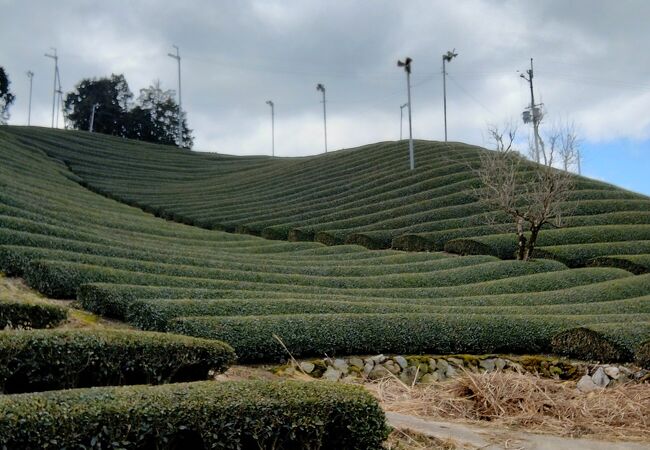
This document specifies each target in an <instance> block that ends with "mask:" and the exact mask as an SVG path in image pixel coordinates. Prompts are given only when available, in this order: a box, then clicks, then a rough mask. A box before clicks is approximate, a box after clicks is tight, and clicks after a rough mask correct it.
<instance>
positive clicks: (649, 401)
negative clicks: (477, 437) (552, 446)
mask: <svg viewBox="0 0 650 450" xmlns="http://www.w3.org/2000/svg"><path fill="white" fill-rule="evenodd" d="M366 386H367V387H368V389H370V391H371V392H373V393H374V394H375V396H376V397H377V398H378V400H379V401H380V402H381V404H382V406H383V407H384V409H385V410H386V411H393V412H399V413H403V414H409V415H413V416H420V417H430V418H435V419H438V420H460V421H464V422H472V423H486V422H489V423H490V424H494V425H498V426H508V427H513V428H522V429H525V430H526V431H534V432H545V433H552V434H555V435H561V436H570V437H579V436H586V435H589V436H590V437H594V438H598V437H605V438H609V439H615V438H625V439H628V440H629V439H638V440H648V439H650V429H649V425H650V384H634V383H630V384H625V385H619V386H616V387H613V388H608V389H605V390H602V391H597V392H592V393H589V394H584V393H581V392H579V391H578V390H577V389H576V383H575V382H572V381H567V382H560V381H556V380H549V379H543V378H539V377H537V376H534V375H530V374H518V373H505V372H493V373H484V374H474V373H469V372H466V373H464V374H463V375H462V376H461V377H459V378H457V379H455V380H452V381H449V382H445V383H434V384H431V385H418V386H414V387H411V386H408V385H405V384H404V383H401V382H400V381H399V380H396V379H394V378H393V377H387V378H384V379H382V380H378V381H376V382H373V383H369V384H367V385H366Z"/></svg>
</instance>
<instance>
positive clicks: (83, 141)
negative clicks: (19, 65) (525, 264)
mask: <svg viewBox="0 0 650 450" xmlns="http://www.w3.org/2000/svg"><path fill="white" fill-rule="evenodd" d="M11 132H12V133H13V134H14V135H15V136H16V137H17V139H19V140H20V141H21V142H24V143H28V144H29V145H30V146H33V147H38V148H40V149H42V150H43V151H45V152H46V153H47V154H48V155H50V156H52V157H53V158H56V159H57V160H60V161H62V162H63V163H64V164H65V165H67V167H69V168H70V169H71V170H72V172H73V173H74V176H76V177H78V179H79V181H80V182H81V183H83V184H84V185H86V186H88V187H89V188H91V189H93V190H95V191H97V192H100V193H102V194H104V195H107V196H110V197H113V198H117V199H119V200H121V201H123V202H126V203H128V204H131V205H134V206H138V207H140V208H142V209H144V210H145V211H149V212H152V213H154V214H156V215H158V216H161V217H164V218H167V219H172V220H175V221H178V222H184V223H188V224H192V225H198V226H201V227H204V228H210V229H219V230H226V231H237V232H240V233H247V234H254V235H261V236H263V237H266V238H270V239H284V240H287V239H288V240H292V241H313V240H316V241H318V242H321V243H325V244H327V245H340V244H358V245H362V246H365V247H367V248H370V249H386V248H390V247H391V246H392V247H393V248H397V249H402V250H416V251H422V250H425V251H438V250H443V249H446V250H448V251H452V252H459V253H462V254H465V253H468V252H469V253H474V254H475V253H483V254H492V255H497V256H499V257H500V258H512V256H513V253H514V243H515V239H514V237H513V235H512V231H513V227H512V225H511V224H510V222H509V219H508V217H507V216H505V215H504V214H503V213H500V212H496V211H490V210H489V209H488V208H487V206H486V205H485V204H482V203H481V202H478V201H476V196H475V194H474V191H475V189H476V188H477V187H478V181H477V179H476V177H475V175H474V173H473V171H472V169H471V168H472V167H476V165H477V164H478V163H479V160H480V153H481V152H484V151H485V150H484V149H481V148H479V147H475V146H469V145H465V144H461V143H439V142H427V141H417V142H416V147H415V152H416V160H417V166H416V167H417V168H416V170H414V171H410V170H408V164H407V158H406V154H407V147H406V142H384V143H379V144H373V145H367V146H363V147H360V148H357V149H350V150H343V151H338V152H332V153H329V154H327V155H319V156H312V157H304V158H269V157H264V156H255V157H235V156H228V155H222V154H207V153H198V152H189V151H186V150H180V149H176V148H171V147H160V146H155V145H144V144H141V143H136V142H131V141H126V140H122V139H117V138H110V137H105V136H99V135H92V134H89V133H83V132H77V133H70V132H68V133H61V132H53V131H50V130H33V129H29V130H27V129H20V128H12V129H11ZM525 170H534V165H532V164H531V165H530V167H528V168H526V169H525ZM567 207H568V211H571V213H570V214H567V215H566V217H564V218H563V219H564V220H563V225H564V228H561V229H557V230H547V231H544V232H543V233H542V235H541V238H540V243H539V246H540V247H552V248H548V249H543V250H544V251H540V252H539V253H538V256H543V257H548V258H557V259H559V260H561V261H563V262H566V263H568V264H569V265H571V266H574V265H577V266H584V265H586V264H589V259H585V258H567V257H566V256H565V253H571V252H572V251H573V248H566V249H565V248H563V247H564V246H565V245H579V244H586V243H589V244H611V243H614V242H617V243H622V245H620V246H613V247H611V248H608V247H607V246H604V247H599V248H596V247H592V248H593V250H594V251H593V252H591V253H590V257H591V258H596V257H606V256H613V255H619V254H628V253H629V252H630V251H632V250H629V249H628V248H627V247H626V243H627V242H628V241H642V243H641V246H640V247H639V248H638V250H637V251H636V252H635V254H649V252H648V250H647V246H648V245H650V244H649V242H650V237H649V236H648V230H649V229H650V228H649V227H650V199H649V198H648V197H646V196H643V195H640V194H635V193H632V192H628V191H625V190H622V189H619V188H616V187H614V186H611V185H608V184H605V183H602V182H599V181H595V180H590V179H587V178H583V177H578V176H576V178H575V191H574V192H573V193H572V194H571V196H570V199H569V200H568V204H567ZM503 233H509V234H503ZM484 237H485V238H486V239H489V244H490V245H488V246H487V247H486V246H484V245H482V244H484V243H485V239H484ZM486 245H487V244H486ZM556 247H558V248H557V249H556ZM468 248H469V249H468Z"/></svg>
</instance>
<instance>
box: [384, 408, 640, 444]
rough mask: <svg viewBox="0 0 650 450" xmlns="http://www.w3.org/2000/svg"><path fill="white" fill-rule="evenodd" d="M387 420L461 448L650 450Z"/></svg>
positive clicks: (390, 415) (400, 417) (395, 417)
mask: <svg viewBox="0 0 650 450" xmlns="http://www.w3.org/2000/svg"><path fill="white" fill-rule="evenodd" d="M386 418H387V419H388V422H389V423H390V425H391V426H393V427H395V428H401V429H410V430H413V431H416V432H418V433H420V434H424V435H426V436H431V437H434V438H437V439H440V440H443V441H451V442H454V443H455V444H456V445H457V446H458V448H461V449H481V450H497V449H517V450H650V445H648V444H641V443H635V442H605V441H596V440H592V439H571V438H564V437H559V436H551V435H545V434H532V433H523V432H516V431H510V430H505V429H495V428H487V427H479V426H471V425H464V424H459V423H452V422H435V421H431V420H425V419H421V418H419V417H415V416H409V415H406V414H399V413H394V412H387V413H386Z"/></svg>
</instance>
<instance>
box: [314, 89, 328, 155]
mask: <svg viewBox="0 0 650 450" xmlns="http://www.w3.org/2000/svg"><path fill="white" fill-rule="evenodd" d="M316 90H317V91H321V92H322V93H323V129H324V130H325V153H327V108H326V106H325V86H324V85H323V84H322V83H318V84H317V85H316Z"/></svg>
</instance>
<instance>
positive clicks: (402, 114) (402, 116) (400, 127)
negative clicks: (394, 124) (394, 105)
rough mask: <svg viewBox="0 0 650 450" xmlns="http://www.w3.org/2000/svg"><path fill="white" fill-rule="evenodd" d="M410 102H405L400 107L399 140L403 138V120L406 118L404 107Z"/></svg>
mask: <svg viewBox="0 0 650 450" xmlns="http://www.w3.org/2000/svg"><path fill="white" fill-rule="evenodd" d="M408 105H409V104H408V103H404V104H403V105H401V106H400V107H399V140H400V141H401V140H402V128H403V127H402V122H403V120H404V108H406V107H407V106H408Z"/></svg>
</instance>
